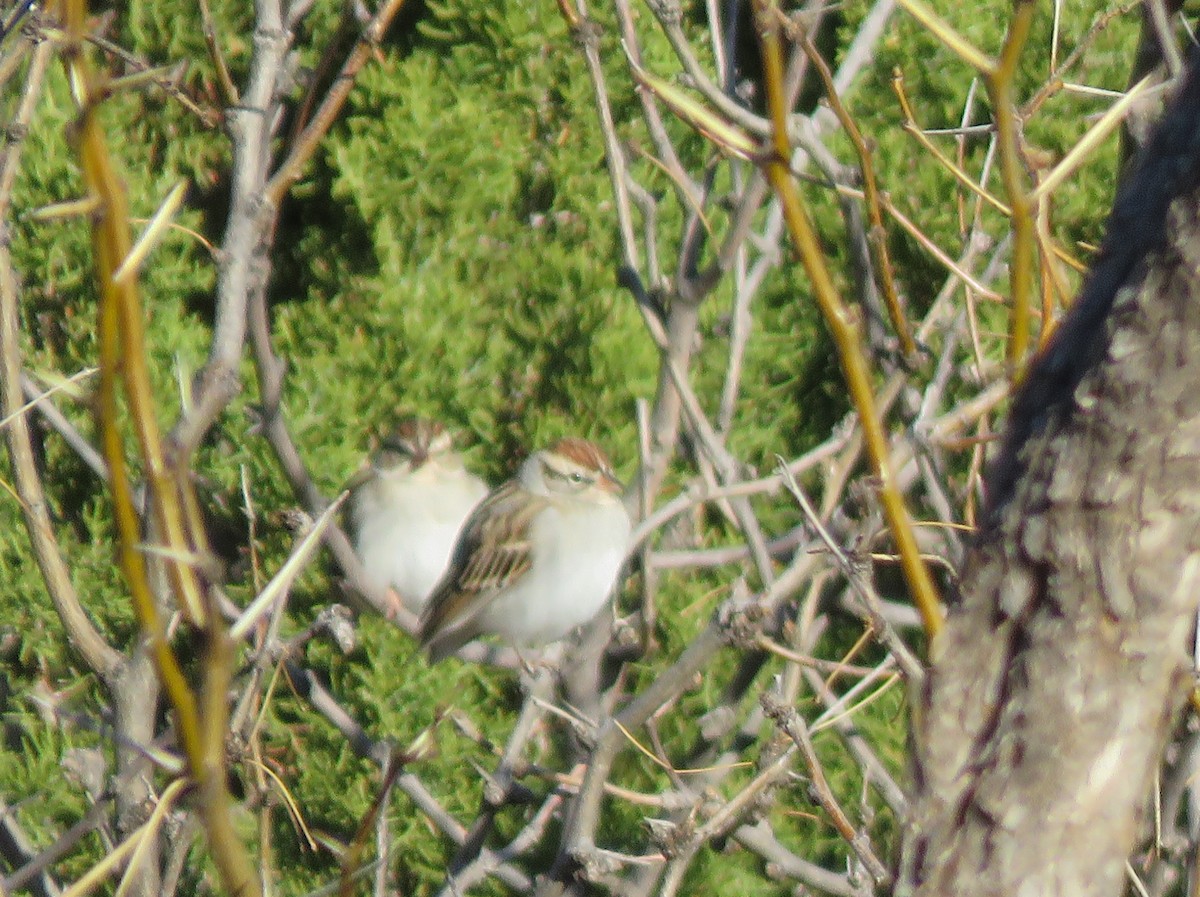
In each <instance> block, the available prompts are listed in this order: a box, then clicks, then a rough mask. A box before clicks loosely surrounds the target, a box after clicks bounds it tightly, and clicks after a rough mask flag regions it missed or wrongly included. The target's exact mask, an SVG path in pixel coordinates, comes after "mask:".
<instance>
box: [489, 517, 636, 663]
mask: <svg viewBox="0 0 1200 897" xmlns="http://www.w3.org/2000/svg"><path fill="white" fill-rule="evenodd" d="M534 529H535V531H534V533H533V542H534V545H536V546H541V550H538V549H535V551H534V557H533V564H532V566H531V567H530V570H529V572H528V574H526V576H525V577H524V578H523V579H522V580H521V581H520V582H519V583H518V584H517V585H515V586H514V587H512V588H509V589H507V590H505V591H504V592H502V593H501V594H499V595H497V596H496V597H495V598H494V599H493V600H492V602H491V603H490V604H489V605H488V607H487V608H485V609H484V611H483V612H482V613H481V614H480V616H479V623H480V628H481V629H482V630H483V631H486V632H494V633H496V634H498V635H500V636H503V637H504V638H506V639H508V640H509V641H511V642H514V643H516V644H518V645H521V644H545V643H547V642H552V641H555V640H556V639H560V638H562V637H563V636H564V635H566V634H567V633H569V632H570V631H571V630H572V629H574V628H575V627H576V626H579V625H581V624H583V623H586V622H587V621H588V620H590V619H591V618H592V617H594V616H595V615H596V613H597V612H598V611H599V610H600V608H602V607H603V606H604V604H605V602H606V601H607V600H608V597H609V595H610V593H611V592H612V590H613V586H614V585H615V584H616V580H617V574H618V573H619V572H620V570H621V564H622V562H623V561H624V560H625V549H626V547H627V545H628V543H629V531H630V526H629V517H628V516H627V515H626V513H625V511H624V509H623V508H621V507H620V505H617V504H613V505H607V506H602V507H599V508H590V509H588V511H587V512H586V513H575V514H571V515H569V516H564V515H562V514H560V513H559V512H558V511H557V510H555V509H554V508H551V509H549V510H548V511H546V512H545V513H543V514H542V515H540V516H539V517H538V518H537V521H536V522H535V524H534Z"/></svg>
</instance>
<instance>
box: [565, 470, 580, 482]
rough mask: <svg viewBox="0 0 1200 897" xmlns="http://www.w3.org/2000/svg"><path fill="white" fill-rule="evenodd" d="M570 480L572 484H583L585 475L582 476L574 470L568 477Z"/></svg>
mask: <svg viewBox="0 0 1200 897" xmlns="http://www.w3.org/2000/svg"><path fill="white" fill-rule="evenodd" d="M568 479H569V480H570V481H571V482H572V483H582V482H583V474H581V473H580V472H579V471H578V470H574V471H571V473H570V474H569V475H568Z"/></svg>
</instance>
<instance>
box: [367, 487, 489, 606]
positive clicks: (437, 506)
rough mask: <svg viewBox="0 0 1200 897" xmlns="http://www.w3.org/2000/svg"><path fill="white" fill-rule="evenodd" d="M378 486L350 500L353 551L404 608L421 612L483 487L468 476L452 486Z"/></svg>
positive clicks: (371, 574) (376, 580)
mask: <svg viewBox="0 0 1200 897" xmlns="http://www.w3.org/2000/svg"><path fill="white" fill-rule="evenodd" d="M376 485H378V486H380V488H377V489H372V490H364V491H363V494H362V495H356V496H355V501H354V502H353V503H352V505H351V511H350V514H351V525H352V527H353V530H354V548H355V551H356V552H357V553H358V556H359V559H360V560H361V561H362V564H363V568H364V569H365V570H366V572H367V575H368V576H369V577H370V578H371V579H372V580H373V581H374V582H375V584H376V585H377V586H378V587H379V588H388V587H389V586H390V587H391V588H394V589H395V590H396V592H397V594H399V596H400V599H401V601H403V602H404V606H405V607H406V608H408V609H409V610H410V611H412V612H413V613H420V611H421V608H422V607H423V606H424V605H425V601H426V599H427V598H428V597H429V594H430V593H431V592H432V591H433V587H434V586H435V585H436V584H437V582H438V580H439V579H441V576H442V573H444V572H445V570H446V565H447V563H448V562H449V560H450V553H451V551H452V550H453V549H454V543H455V540H456V539H457V537H458V533H459V530H460V529H462V525H463V523H464V522H465V521H466V519H467V515H468V514H470V512H471V509H472V508H474V507H475V504H476V503H477V502H478V501H479V500H480V499H481V498H482V497H483V496H484V494H485V489H484V487H483V484H482V483H479V482H478V481H476V480H474V479H473V478H467V477H464V478H463V480H462V482H461V483H455V484H453V487H452V488H447V487H446V485H445V484H444V483H442V484H439V485H438V486H437V487H436V488H434V487H432V486H430V485H429V484H427V483H424V482H422V481H421V480H420V479H413V480H411V481H409V482H405V483H399V484H397V483H393V482H380V483H378V484H376Z"/></svg>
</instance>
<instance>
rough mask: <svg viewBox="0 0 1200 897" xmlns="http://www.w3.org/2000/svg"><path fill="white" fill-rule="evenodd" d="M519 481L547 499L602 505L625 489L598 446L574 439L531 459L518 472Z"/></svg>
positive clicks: (539, 453)
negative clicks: (585, 500) (572, 499)
mask: <svg viewBox="0 0 1200 897" xmlns="http://www.w3.org/2000/svg"><path fill="white" fill-rule="evenodd" d="M522 479H524V480H525V481H526V485H527V486H530V487H531V488H534V489H535V491H542V492H544V493H545V494H547V495H551V496H553V495H567V496H577V497H580V498H589V499H592V500H596V501H605V502H608V501H612V500H613V499H615V498H617V497H619V496H620V494H621V493H622V492H623V491H624V489H625V487H624V485H622V483H621V481H620V480H618V479H617V477H616V474H614V473H613V470H612V464H611V463H609V460H608V456H607V455H605V454H604V452H603V451H601V450H600V448H599V446H597V445H596V444H595V443H594V442H589V441H588V440H586V439H577V438H574V437H567V438H565V439H560V440H558V442H556V443H554V444H553V445H551V446H550V447H549V448H545V449H542V450H541V451H540V452H535V453H534V454H533V455H531V456H530V458H529V460H528V461H526V462H525V467H524V468H523V469H522ZM531 480H532V482H531ZM537 486H540V487H541V488H540V489H537V488H536V487H537Z"/></svg>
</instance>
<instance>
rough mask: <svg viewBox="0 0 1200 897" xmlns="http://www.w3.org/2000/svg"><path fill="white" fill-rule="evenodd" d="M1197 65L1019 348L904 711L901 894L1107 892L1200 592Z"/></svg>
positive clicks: (1132, 823)
mask: <svg viewBox="0 0 1200 897" xmlns="http://www.w3.org/2000/svg"><path fill="white" fill-rule="evenodd" d="M1198 185H1200V74H1198V72H1197V66H1196V61H1195V59H1193V61H1192V64H1191V66H1190V68H1189V71H1188V73H1187V74H1186V76H1185V77H1184V79H1183V84H1182V85H1181V87H1180V88H1179V93H1178V94H1177V95H1176V97H1175V98H1174V100H1173V102H1172V103H1171V104H1170V106H1169V108H1168V111H1167V113H1166V117H1165V119H1164V121H1163V123H1162V124H1161V126H1160V128H1159V130H1158V132H1157V133H1156V134H1155V135H1154V137H1153V138H1152V139H1151V141H1150V143H1149V144H1148V146H1147V147H1146V149H1145V151H1144V153H1143V155H1142V156H1141V158H1140V160H1138V161H1137V162H1135V168H1134V171H1132V172H1131V174H1130V176H1129V178H1128V179H1127V180H1126V182H1125V184H1124V185H1123V186H1122V189H1121V192H1120V193H1119V195H1118V197H1117V200H1116V203H1115V206H1114V211H1113V214H1112V217H1111V218H1110V221H1109V233H1108V237H1107V239H1106V241H1105V244H1104V246H1103V248H1102V250H1101V253H1100V255H1099V256H1098V257H1097V259H1096V262H1095V266H1094V268H1093V271H1092V274H1091V276H1090V277H1089V280H1088V283H1087V284H1086V285H1085V287H1084V290H1083V293H1082V295H1081V296H1080V297H1079V298H1078V300H1077V301H1076V303H1075V306H1074V307H1073V308H1072V311H1071V313H1070V314H1069V316H1068V318H1067V320H1066V321H1064V323H1063V324H1062V326H1061V327H1060V329H1059V330H1058V332H1057V333H1056V335H1055V338H1054V339H1053V340H1052V342H1051V344H1050V346H1049V347H1047V350H1046V351H1045V352H1044V353H1042V355H1041V356H1040V357H1039V359H1038V360H1037V362H1036V363H1035V364H1034V365H1033V366H1032V368H1031V369H1030V371H1029V374H1028V376H1027V377H1026V379H1025V383H1024V385H1023V387H1022V389H1021V392H1020V395H1019V396H1018V397H1017V399H1016V401H1015V402H1014V406H1013V412H1012V419H1011V420H1010V423H1009V430H1008V434H1007V436H1006V442H1005V446H1004V448H1003V449H1002V451H1001V455H1000V458H999V459H998V462H997V464H996V467H995V469H994V471H993V474H992V476H991V477H990V481H989V509H988V514H987V515H986V518H985V522H984V524H983V526H982V528H981V532H980V535H979V539H978V542H977V544H976V545H975V547H974V549H973V551H972V552H971V554H970V556H969V557H968V559H967V562H966V566H965V570H964V573H963V578H962V586H961V589H962V596H961V603H960V604H959V605H958V606H957V607H956V608H954V609H953V610H952V611H951V613H950V616H949V619H948V621H947V626H946V629H945V632H944V634H943V635H942V636H941V637H940V638H939V639H938V640H937V642H936V643H935V644H934V646H933V652H932V653H933V655H934V656H933V658H932V669H931V674H930V676H929V677H928V679H927V683H926V690H925V693H924V694H923V695H922V696H921V700H920V702H919V707H918V711H917V713H918V716H917V720H916V741H917V745H916V747H917V752H916V753H917V756H916V782H915V788H914V790H915V794H914V799H913V804H912V810H911V814H910V817H909V820H908V826H907V829H906V833H905V841H904V845H903V849H902V858H901V869H900V879H899V880H900V885H899V886H898V889H897V893H898V894H905V895H912V894H918V895H946V894H954V895H967V897H970V895H983V894H1005V895H1017V894H1021V895H1024V894H1029V895H1055V894H1069V895H1093V894H1094V895H1101V894H1104V895H1111V894H1118V893H1120V892H1121V891H1122V884H1123V880H1124V875H1125V862H1126V858H1127V857H1128V856H1129V853H1130V851H1131V850H1132V849H1133V847H1134V846H1135V840H1136V838H1137V836H1138V833H1139V830H1140V829H1139V826H1140V823H1141V820H1142V816H1143V812H1144V808H1145V807H1146V806H1147V799H1148V796H1149V795H1150V789H1151V787H1152V784H1153V778H1154V773H1155V770H1156V768H1157V767H1158V763H1159V759H1160V754H1161V751H1162V747H1163V744H1164V740H1165V738H1166V736H1167V733H1168V731H1169V729H1170V726H1171V723H1172V720H1173V718H1174V716H1175V714H1176V712H1177V710H1178V709H1179V707H1180V705H1181V703H1182V702H1183V701H1184V700H1185V698H1186V697H1187V694H1188V689H1189V684H1190V676H1189V670H1190V664H1189V658H1188V654H1187V649H1188V647H1189V636H1190V634H1191V632H1192V631H1193V628H1194V624H1195V614H1196V607H1197V600H1198V598H1200V191H1198V189H1197V187H1198Z"/></svg>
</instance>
